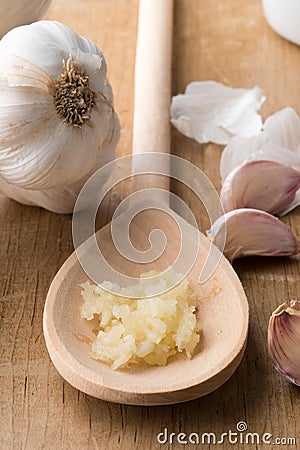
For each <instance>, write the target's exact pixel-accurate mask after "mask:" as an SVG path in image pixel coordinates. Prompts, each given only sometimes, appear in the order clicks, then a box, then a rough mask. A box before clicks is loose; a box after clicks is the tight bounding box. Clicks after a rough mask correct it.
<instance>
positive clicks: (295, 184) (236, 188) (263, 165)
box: [221, 160, 300, 214]
mask: <svg viewBox="0 0 300 450" xmlns="http://www.w3.org/2000/svg"><path fill="white" fill-rule="evenodd" d="M299 187H300V172H298V171H297V170H295V169H293V168H291V167H288V166H286V165H284V164H279V163H277V162H274V161H264V160H258V161H250V162H248V163H245V164H242V165H241V166H238V167H236V168H235V169H234V170H233V171H232V172H231V173H230V174H229V175H228V177H227V178H226V180H225V182H224V184H223V186H222V190H221V200H222V203H223V207H224V210H225V211H226V212H227V211H231V210H233V209H238V208H254V209H260V210H262V211H266V212H269V213H271V214H278V213H280V212H281V211H282V210H284V209H286V208H287V207H288V206H289V205H290V204H291V203H292V201H293V200H294V198H295V194H296V192H297V190H298V189H299Z"/></svg>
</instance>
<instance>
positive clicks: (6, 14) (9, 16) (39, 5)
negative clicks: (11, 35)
mask: <svg viewBox="0 0 300 450" xmlns="http://www.w3.org/2000/svg"><path fill="white" fill-rule="evenodd" d="M50 3H51V0H13V1H12V0H0V17H1V19H0V38H2V36H4V34H5V33H7V32H8V31H9V30H12V29H13V28H15V27H18V26H20V25H26V24H28V23H32V22H34V21H35V20H38V19H40V18H41V17H43V15H44V13H45V11H46V9H47V8H48V6H49V5H50Z"/></svg>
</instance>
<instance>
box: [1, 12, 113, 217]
mask: <svg viewBox="0 0 300 450" xmlns="http://www.w3.org/2000/svg"><path fill="white" fill-rule="evenodd" d="M119 131H120V127H119V121H118V117H117V115H116V114H115V112H114V107H113V93H112V89H111V86H110V84H109V82H108V80H107V77H106V62H105V59H104V57H103V55H102V53H101V52H100V50H99V49H98V47H97V46H96V45H95V44H93V43H92V42H91V41H89V40H88V39H86V38H84V37H80V36H78V35H77V34H76V33H75V32H74V31H72V30H71V29H70V28H68V27H67V26H65V25H63V24H61V23H58V22H52V21H41V22H36V23H33V24H31V25H27V26H22V27H19V28H15V29H14V30H12V31H10V32H9V33H7V34H6V35H5V36H4V37H3V39H2V40H1V41H0V190H1V191H2V192H3V193H5V194H7V195H8V196H10V197H12V198H14V199H15V200H17V201H20V202H22V203H26V204H32V205H39V206H43V207H44V208H46V209H49V210H51V211H55V212H61V213H69V212H72V210H73V206H74V202H75V200H76V197H77V195H78V193H79V191H80V189H81V187H82V186H83V184H84V182H85V181H86V180H87V178H88V177H89V176H90V175H91V174H92V173H93V172H95V171H96V170H97V169H98V168H99V167H101V166H102V165H103V164H104V163H106V162H108V161H110V160H112V159H114V152H115V145H116V142H117V140H118V137H119ZM105 181H106V180H103V183H105ZM100 188H101V186H99V189H100Z"/></svg>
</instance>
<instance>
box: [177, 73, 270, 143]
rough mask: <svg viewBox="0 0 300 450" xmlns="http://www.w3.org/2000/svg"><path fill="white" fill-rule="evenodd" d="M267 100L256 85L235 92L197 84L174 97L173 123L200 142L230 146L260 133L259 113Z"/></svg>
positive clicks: (209, 83)
mask: <svg viewBox="0 0 300 450" xmlns="http://www.w3.org/2000/svg"><path fill="white" fill-rule="evenodd" d="M264 100H265V96H264V95H263V92H262V90H261V89H260V88H259V87H257V86H256V87H254V88H253V89H242V88H237V89H234V88H230V87H228V86H225V85H223V84H222V83H217V82H215V81H197V82H193V83H190V84H189V85H188V86H187V88H186V90H185V93H184V94H179V95H176V96H174V97H173V98H172V103H171V122H172V124H173V125H174V126H175V127H176V128H177V129H178V130H179V131H180V132H181V133H182V134H184V135H185V136H188V137H190V138H193V139H195V140H196V141H198V142H199V143H207V142H215V143H217V144H227V143H228V142H229V140H230V139H231V138H232V137H233V136H235V135H237V134H239V135H242V136H253V135H255V134H256V133H258V132H259V131H260V130H261V128H262V120H261V116H260V115H258V114H257V113H256V111H257V110H258V109H259V108H260V107H261V105H262V103H263V102H264Z"/></svg>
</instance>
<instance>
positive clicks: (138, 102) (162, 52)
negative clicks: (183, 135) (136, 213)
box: [133, 0, 173, 190]
mask: <svg viewBox="0 0 300 450" xmlns="http://www.w3.org/2000/svg"><path fill="white" fill-rule="evenodd" d="M172 33H173V0H140V7H139V26H138V37H137V48H136V63H135V97H134V125H133V154H141V153H145V152H160V153H170V117H169V113H170V99H171V68H172ZM158 159H159V158H158ZM158 163H159V167H158V168H159V169H163V170H164V171H165V173H168V174H169V173H170V171H169V164H168V163H167V162H166V165H167V166H168V167H163V168H162V167H161V161H158ZM133 173H135V167H133ZM138 178H140V180H138V183H136V181H134V186H135V187H137V184H138V187H139V189H141V188H146V187H156V188H161V189H165V190H169V186H170V183H169V178H168V177H163V176H155V175H153V176H150V175H147V176H146V177H138ZM141 178H143V179H141Z"/></svg>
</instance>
